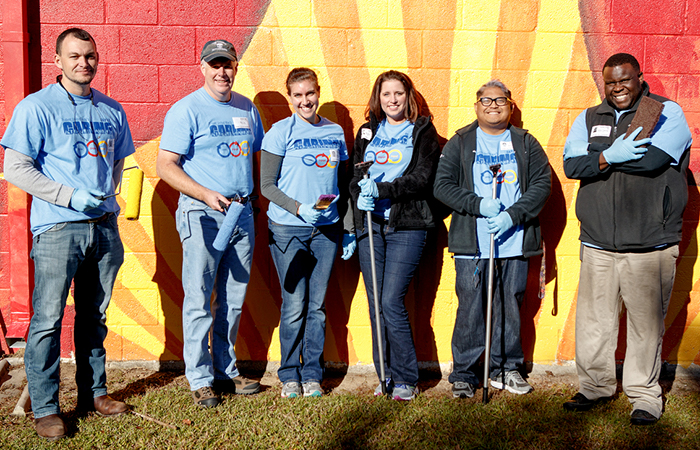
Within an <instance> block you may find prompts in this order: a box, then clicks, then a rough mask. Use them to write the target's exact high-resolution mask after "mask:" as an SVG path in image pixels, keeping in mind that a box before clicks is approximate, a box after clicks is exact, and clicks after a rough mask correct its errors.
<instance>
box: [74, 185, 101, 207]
mask: <svg viewBox="0 0 700 450" xmlns="http://www.w3.org/2000/svg"><path fill="white" fill-rule="evenodd" d="M102 195H104V192H100V191H98V190H96V189H75V190H74V191H73V195H71V197H70V207H71V208H73V209H74V210H76V211H87V210H90V209H95V208H98V207H99V206H100V205H101V204H102V202H103V201H104V200H100V199H98V198H97V197H99V196H102Z"/></svg>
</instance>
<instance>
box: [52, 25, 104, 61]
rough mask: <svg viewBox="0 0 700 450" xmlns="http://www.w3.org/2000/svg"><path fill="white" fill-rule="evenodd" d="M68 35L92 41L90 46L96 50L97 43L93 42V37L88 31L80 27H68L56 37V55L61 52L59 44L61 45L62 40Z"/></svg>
mask: <svg viewBox="0 0 700 450" xmlns="http://www.w3.org/2000/svg"><path fill="white" fill-rule="evenodd" d="M68 36H73V37H74V38H76V39H80V40H81V41H92V46H93V47H95V51H97V44H96V43H95V39H93V37H92V36H91V35H90V33H88V32H87V31H85V30H83V29H82V28H68V29H67V30H65V31H64V32H63V33H61V34H59V35H58V37H57V38H56V54H57V55H60V54H61V45H63V41H64V40H65V39H66V38H67V37H68Z"/></svg>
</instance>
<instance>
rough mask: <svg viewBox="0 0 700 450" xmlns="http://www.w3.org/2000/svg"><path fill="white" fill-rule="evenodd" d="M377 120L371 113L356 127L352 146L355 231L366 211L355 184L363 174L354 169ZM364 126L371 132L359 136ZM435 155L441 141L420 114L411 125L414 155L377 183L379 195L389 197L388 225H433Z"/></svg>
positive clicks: (362, 156) (368, 141) (426, 119)
mask: <svg viewBox="0 0 700 450" xmlns="http://www.w3.org/2000/svg"><path fill="white" fill-rule="evenodd" d="M379 123H380V122H379V121H378V120H377V119H376V118H375V117H374V115H373V114H371V113H370V121H369V122H368V123H365V124H364V125H362V126H361V127H360V129H359V130H358V131H357V136H356V137H355V146H354V147H353V177H352V180H351V181H350V195H351V196H352V199H353V208H354V213H355V214H354V215H355V230H356V233H357V234H358V235H360V234H361V233H362V232H363V231H364V227H363V219H364V218H365V217H366V213H365V211H360V210H359V209H358V208H357V197H358V196H359V195H360V187H359V186H358V185H357V184H358V183H359V182H360V180H361V179H362V176H363V174H362V172H361V171H360V170H356V169H354V165H355V164H357V163H359V162H362V161H364V157H365V150H366V149H367V146H368V145H369V143H370V142H371V140H372V138H373V137H374V135H375V134H376V132H377V128H379ZM365 129H367V130H371V136H369V137H367V136H365V137H362V133H363V132H362V130H365ZM366 133H367V132H365V134H366ZM438 158H440V145H439V144H438V140H437V131H436V130H435V126H434V125H433V123H432V121H431V119H430V118H429V117H425V116H420V117H418V119H416V124H415V126H414V127H413V156H412V157H411V161H410V162H409V164H408V167H407V168H406V171H405V172H404V173H403V175H401V176H400V177H398V178H396V179H395V180H394V181H391V182H383V183H382V182H380V183H377V190H378V191H379V198H380V199H390V200H391V212H390V213H389V226H390V227H393V228H413V229H421V228H430V227H434V226H435V222H436V220H437V219H438V217H437V216H436V214H435V212H434V211H433V208H434V206H435V200H434V198H433V193H432V191H433V190H432V186H433V180H434V179H435V168H436V166H437V161H438Z"/></svg>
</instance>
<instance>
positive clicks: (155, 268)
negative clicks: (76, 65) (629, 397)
mask: <svg viewBox="0 0 700 450" xmlns="http://www.w3.org/2000/svg"><path fill="white" fill-rule="evenodd" d="M28 3H29V6H28V8H29V9H30V14H29V20H30V25H29V28H30V38H31V43H30V76H31V79H30V83H31V85H32V87H33V89H34V90H36V89H39V88H41V87H42V86H46V85H47V84H49V83H52V82H54V80H55V76H56V75H57V73H58V70H57V69H56V68H55V67H54V66H53V64H52V60H53V55H54V43H55V38H56V36H57V35H58V34H59V33H60V32H61V31H62V30H63V29H65V28H67V27H68V26H80V27H83V28H85V29H87V30H88V31H90V32H91V33H92V34H93V35H94V36H95V39H96V41H97V45H98V51H99V53H100V67H99V69H98V75H97V77H96V79H95V82H94V84H93V86H94V87H96V88H97V89H99V90H101V91H103V92H105V93H107V94H108V95H110V96H111V97H113V98H115V99H116V100H118V101H120V102H121V103H122V104H123V106H124V108H125V110H126V112H127V115H128V118H129V122H130V125H131V130H132V134H133V137H134V139H135V140H136V145H137V149H138V150H137V152H136V154H135V155H134V156H133V157H131V158H130V160H129V161H127V166H129V165H138V166H140V167H141V168H142V169H143V170H144V171H145V173H146V179H145V180H144V185H143V196H142V201H141V202H142V203H141V216H140V218H139V220H138V221H126V220H125V219H123V218H120V222H119V225H120V230H121V235H122V240H123V242H124V246H125V249H126V259H125V263H124V266H123V267H122V269H121V272H120V275H119V277H118V280H117V285H116V289H115V291H114V297H113V299H112V304H111V306H110V308H109V310H108V325H109V329H110V332H109V336H108V338H107V349H108V358H110V359H112V360H165V361H168V360H179V359H181V358H182V327H181V306H182V298H183V292H182V287H181V284H180V273H181V264H182V251H181V247H180V242H179V239H178V235H177V232H176V230H175V220H174V212H175V209H176V206H177V197H178V194H177V193H176V192H175V191H174V190H173V189H171V188H170V187H169V186H168V185H166V184H165V183H164V182H162V181H160V180H159V179H158V178H157V177H156V172H155V158H156V153H157V150H158V144H159V139H160V133H161V130H162V125H163V118H164V116H165V113H166V112H167V110H168V108H169V107H170V105H172V103H174V102H175V101H176V100H178V99H180V98H182V97H183V96H185V95H186V94H188V93H189V92H191V91H193V90H195V89H197V88H198V87H200V86H201V85H202V84H203V79H202V76H201V73H200V71H199V61H198V57H199V52H200V50H201V48H202V46H203V44H204V43H205V42H206V41H208V40H210V39H215V38H224V39H227V40H229V41H231V42H233V43H234V44H235V46H236V49H237V50H238V53H239V55H240V67H239V72H238V75H237V78H236V82H235V87H234V88H235V90H236V91H238V92H240V93H242V94H244V95H247V96H249V97H250V98H251V99H254V101H255V103H256V105H257V106H258V108H259V110H260V113H261V115H262V117H263V121H264V124H265V129H266V130H267V129H269V127H270V126H271V125H272V124H273V123H274V122H276V121H278V120H280V119H282V118H284V117H286V116H288V115H290V114H291V110H290V108H289V106H288V104H287V101H286V96H285V95H284V94H285V90H284V79H285V77H286V74H287V72H288V71H289V70H290V69H291V68H293V67H297V66H308V67H312V68H314V69H315V70H317V72H318V73H319V75H320V82H321V104H322V107H321V110H320V113H321V114H322V115H324V116H325V117H327V118H329V119H330V120H333V121H336V122H338V123H339V124H340V125H341V126H343V128H344V129H345V134H346V139H347V140H348V147H350V148H351V147H352V141H353V139H354V135H355V132H356V131H357V129H358V128H359V126H360V125H361V124H362V123H363V122H364V120H363V112H364V108H365V105H366V103H367V101H368V98H369V94H370V89H371V85H372V83H373V82H374V79H375V78H376V76H377V75H378V74H379V73H381V72H382V71H384V70H387V69H397V70H401V71H405V72H407V73H408V74H409V75H410V76H411V78H412V79H413V80H414V82H415V84H416V86H417V88H418V89H419V90H420V91H421V93H422V94H423V96H424V97H425V99H426V101H427V102H428V105H429V107H430V110H431V111H432V113H433V116H434V122H435V125H436V127H437V130H438V132H439V134H440V136H441V138H442V140H443V142H444V141H445V140H446V139H448V138H450V137H451V136H452V135H453V133H454V131H455V130H456V129H458V128H460V127H462V126H464V125H466V124H468V123H470V122H471V121H473V120H474V119H475V114H474V109H473V104H474V101H475V93H476V90H477V89H478V87H479V86H481V85H482V84H483V83H485V82H486V81H488V80H489V79H491V78H500V79H501V80H502V81H504V82H505V83H506V84H507V85H508V86H509V87H510V88H511V90H512V91H513V94H514V100H515V102H516V104H517V108H518V109H517V111H516V114H515V115H514V122H516V124H518V125H521V126H523V127H524V128H527V129H529V130H530V132H531V133H532V134H533V135H534V136H535V137H537V139H538V140H539V141H540V142H541V143H542V144H543V146H544V147H545V150H546V152H547V155H548V156H549V159H550V162H551V165H552V168H553V175H554V176H553V190H552V194H551V197H550V199H549V202H548V204H547V206H546V207H545V209H544V211H543V213H542V215H541V220H542V228H543V236H544V240H545V245H546V255H545V259H544V262H543V261H542V260H541V259H540V258H536V259H533V260H532V261H531V267H530V279H529V287H528V293H527V297H526V299H525V302H524V306H523V308H522V311H521V316H522V323H523V326H522V328H523V346H524V350H525V354H526V359H528V360H531V361H534V362H537V363H552V362H562V361H569V360H572V359H573V358H574V317H575V303H576V300H575V299H576V292H577V287H578V270H579V259H578V255H579V241H578V232H579V228H578V221H577V219H576V215H575V211H574V204H575V200H576V192H577V187H578V183H577V182H575V181H571V180H568V179H567V178H566V177H565V175H564V172H563V169H562V150H563V146H564V141H565V138H566V135H567V133H568V129H569V127H570V126H571V124H572V123H573V120H574V119H575V118H576V116H577V115H578V114H579V113H580V112H581V111H582V110H583V109H584V108H586V107H589V106H592V105H594V104H597V103H598V102H599V101H600V98H601V97H600V93H601V91H600V86H601V85H600V81H601V80H600V78H601V77H600V70H601V69H602V65H603V62H604V61H605V59H606V58H607V57H608V56H609V55H610V54H612V53H615V52H618V51H625V52H629V53H632V54H634V55H636V56H637V58H638V59H639V61H640V62H641V64H642V70H643V71H644V75H645V79H646V80H647V81H648V82H649V84H650V85H651V88H652V91H653V92H655V93H657V94H661V95H664V96H667V97H669V98H671V99H674V100H677V101H678V102H679V103H680V105H681V106H682V107H683V109H684V111H685V113H686V117H687V119H688V122H689V124H690V127H691V130H692V131H693V137H694V141H695V145H694V148H693V151H692V153H691V169H692V170H693V171H694V172H695V173H697V172H698V169H700V157H698V153H697V150H696V149H697V146H698V145H700V3H699V2H696V1H694V0H663V1H662V0H579V1H578V2H577V1H574V0H539V1H538V0H502V1H500V2H499V1H483V0H431V1H427V0H403V1H394V0H346V1H343V2H338V1H333V0H261V1H257V0H237V1H231V2H223V3H222V2H214V1H211V0H187V1H180V0H167V1H166V0H138V1H114V0H93V1H91V2H83V1H79V0H40V1H39V0H31V1H29V2H28ZM0 14H1V12H0ZM1 20H2V17H0V21H1ZM0 51H1V50H0ZM2 61H4V59H3V58H2V54H1V53H0V107H4V99H5V92H4V85H3V84H2V81H1V80H4V79H5V76H6V74H5V71H7V70H12V68H10V67H5V65H4V64H3V63H2ZM4 120H5V118H3V117H0V132H3V131H4V126H5V121H4ZM691 179H693V177H691ZM126 190H128V186H125V191H124V192H126ZM689 191H690V202H689V207H688V209H687V211H686V215H685V219H686V220H685V223H684V234H683V242H682V244H681V251H682V255H683V256H682V257H681V258H680V260H679V262H678V274H677V277H676V284H675V288H674V292H673V298H672V300H671V306H670V309H669V313H668V317H667V320H666V325H667V334H666V338H665V342H664V351H663V355H664V358H665V359H667V360H668V361H670V362H678V363H680V364H683V365H688V364H690V363H693V362H694V363H696V364H698V363H700V317H698V312H699V311H700V285H699V284H698V280H699V279H700V264H699V262H698V231H697V227H698V216H699V215H700V207H699V205H700V194H699V192H698V188H697V187H696V186H695V183H694V181H693V183H691V186H689ZM125 200H126V193H124V194H122V196H121V197H119V201H120V203H121V205H122V207H123V206H124V202H125ZM259 206H260V208H261V212H260V213H259V214H258V215H257V219H256V229H257V238H256V239H257V241H256V249H255V255H254V264H253V278H252V281H251V283H250V286H249V290H248V297H247V300H246V304H245V307H244V311H243V317H242V321H241V328H240V334H239V339H238V344H237V352H238V355H239V359H242V360H271V361H275V360H279V338H278V335H277V326H278V323H279V308H280V303H281V300H280V288H279V283H278V280H277V276H276V273H275V270H274V267H273V265H272V261H271V258H270V254H269V249H268V246H267V220H266V216H265V210H266V207H267V204H266V203H265V201H262V202H261V204H260V205H259ZM9 212H10V213H11V212H12V211H9ZM7 225H8V201H7V183H6V182H5V181H0V233H1V235H2V238H1V240H0V311H1V313H2V321H0V326H2V328H3V331H4V330H5V329H6V326H7V323H6V322H7V320H8V319H7V318H8V317H9V300H8V299H9V293H10V281H9V273H8V270H9V269H8V264H7V261H8V259H9V252H10V247H11V246H10V243H9V241H8V239H9V238H8V233H7ZM448 226H449V219H447V220H446V222H445V224H444V226H441V227H439V229H438V230H437V232H436V233H435V235H434V236H433V237H432V238H431V241H430V243H429V245H428V247H427V252H426V254H425V255H424V259H423V261H422V264H421V268H420V271H419V273H418V274H417V275H416V277H415V280H414V282H413V284H412V286H411V290H410V293H409V295H408V297H407V306H408V310H409V314H410V316H411V320H412V325H413V333H414V336H415V338H416V343H417V351H418V357H419V360H422V361H439V362H443V363H444V362H449V361H450V360H451V350H450V339H451V335H452V327H453V324H454V317H455V312H456V308H457V299H456V295H455V293H454V277H455V274H454V265H453V262H452V259H451V255H450V254H449V253H448V252H447V250H446V244H447V231H446V230H447V227H448ZM542 264H543V265H544V268H545V273H546V277H545V280H546V291H545V295H544V297H543V298H539V296H538V283H539V280H538V275H539V272H540V267H541V265H542ZM71 301H72V299H69V312H68V314H67V317H66V322H65V325H66V328H65V332H64V339H63V349H62V351H63V355H64V356H70V353H71V351H72V343H71V337H70V333H71V330H72V328H71V320H72V317H69V316H72V314H71V313H70V308H71V306H70V303H71ZM327 314H328V326H327V339H326V349H325V358H326V360H327V361H334V362H341V363H347V364H351V365H352V364H369V363H371V360H372V356H371V335H370V323H369V314H368V308H367V298H366V295H365V291H364V283H363V280H362V276H361V274H360V271H359V264H358V262H357V258H356V257H354V258H353V259H351V260H350V261H347V262H345V261H342V260H341V259H340V258H338V259H337V261H336V265H335V269H334V272H333V275H332V280H331V283H330V286H329V291H328V295H327ZM620 334H621V337H620V341H621V342H624V336H625V331H624V324H623V325H622V328H621V333H620ZM2 345H3V346H4V348H3V349H4V350H5V351H7V348H6V347H5V343H4V342H3V343H2ZM623 351H624V345H622V346H621V347H620V349H619V350H618V356H620V357H622V355H623Z"/></svg>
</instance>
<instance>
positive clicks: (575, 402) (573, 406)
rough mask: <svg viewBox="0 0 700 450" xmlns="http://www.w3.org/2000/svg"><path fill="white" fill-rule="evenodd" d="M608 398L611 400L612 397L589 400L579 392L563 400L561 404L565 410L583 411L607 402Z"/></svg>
mask: <svg viewBox="0 0 700 450" xmlns="http://www.w3.org/2000/svg"><path fill="white" fill-rule="evenodd" d="M610 400H612V397H600V398H597V399H595V400H589V399H588V397H586V396H585V395H583V394H582V393H580V392H579V393H577V394H576V395H574V397H573V398H572V399H571V400H569V401H568V402H565V403H564V405H563V406H564V409H565V410H567V411H579V412H583V411H590V410H591V409H593V407H595V406H597V405H600V404H603V403H606V402H609V401H610Z"/></svg>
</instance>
